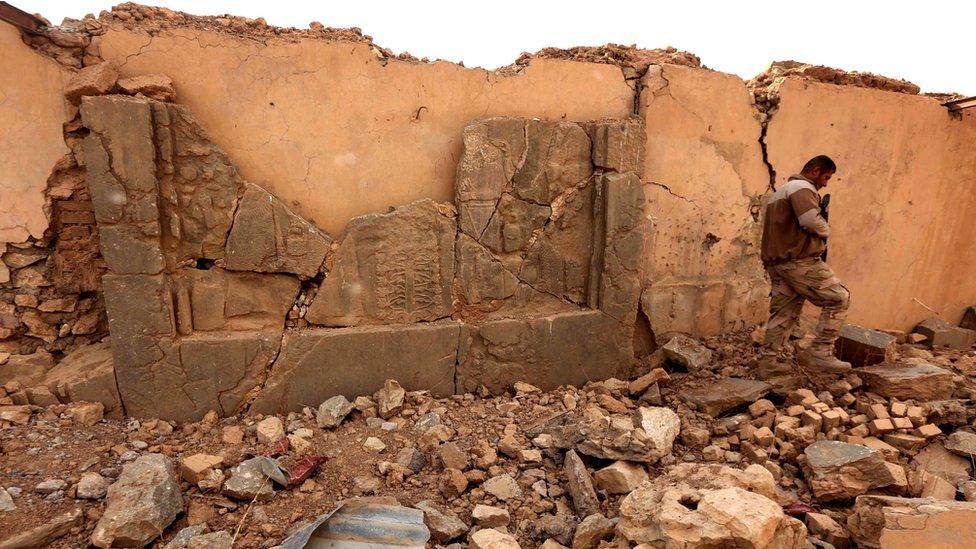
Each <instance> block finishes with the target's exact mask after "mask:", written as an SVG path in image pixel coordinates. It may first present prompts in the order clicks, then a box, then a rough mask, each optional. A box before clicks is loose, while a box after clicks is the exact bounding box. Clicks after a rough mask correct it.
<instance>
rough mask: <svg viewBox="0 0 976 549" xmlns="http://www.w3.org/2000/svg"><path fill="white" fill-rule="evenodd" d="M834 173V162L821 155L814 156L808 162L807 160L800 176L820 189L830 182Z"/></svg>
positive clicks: (835, 167) (835, 166) (835, 169)
mask: <svg viewBox="0 0 976 549" xmlns="http://www.w3.org/2000/svg"><path fill="white" fill-rule="evenodd" d="M836 171H837V164H834V161H833V160H831V159H830V157H829V156H827V155H825V154H821V155H820V156H814V157H813V158H811V159H810V160H807V163H806V164H804V165H803V170H802V171H801V172H800V174H801V175H803V177H806V178H807V179H809V180H810V181H813V184H814V185H816V186H817V188H818V189H822V188H824V187H826V186H827V182H828V181H830V178H831V177H833V175H834V172H836Z"/></svg>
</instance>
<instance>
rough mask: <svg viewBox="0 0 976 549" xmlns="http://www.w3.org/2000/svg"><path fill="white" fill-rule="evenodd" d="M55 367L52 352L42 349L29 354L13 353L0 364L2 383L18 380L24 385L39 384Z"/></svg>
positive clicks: (0, 382)
mask: <svg viewBox="0 0 976 549" xmlns="http://www.w3.org/2000/svg"><path fill="white" fill-rule="evenodd" d="M53 367H54V358H53V357H52V356H51V353H49V352H47V351H44V350H42V349H41V350H38V351H37V352H36V353H32V354H29V355H11V356H10V357H8V358H7V361H6V362H5V363H4V364H2V365H0V384H2V383H8V382H11V381H16V382H17V383H19V384H20V385H21V386H22V387H31V386H34V385H39V384H41V383H42V382H43V380H44V377H45V376H46V375H47V373H48V371H50V370H51V369H52V368H53Z"/></svg>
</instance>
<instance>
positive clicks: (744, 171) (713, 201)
mask: <svg viewBox="0 0 976 549" xmlns="http://www.w3.org/2000/svg"><path fill="white" fill-rule="evenodd" d="M643 84H644V87H643V88H642V92H641V97H640V113H641V116H643V118H644V120H645V124H646V129H647V153H646V161H645V166H644V177H643V180H644V184H645V186H644V188H645V192H646V196H647V207H648V215H649V216H650V220H651V226H652V230H651V231H650V232H649V234H648V242H647V243H646V245H645V262H644V263H645V265H644V293H643V296H642V299H641V306H642V308H643V310H644V312H645V313H646V314H648V317H649V319H650V321H651V327H652V329H653V330H654V331H655V332H658V333H661V332H669V331H683V332H691V333H697V334H715V333H719V332H722V331H725V330H729V329H735V328H741V327H744V326H747V325H750V324H753V323H756V322H760V321H762V320H763V319H764V317H765V315H766V309H767V296H768V292H769V290H768V284H767V283H766V281H765V278H764V273H763V271H762V266H761V264H760V261H759V255H758V254H759V250H758V238H759V234H760V230H761V227H760V225H759V222H758V221H757V220H756V219H754V217H753V215H752V206H753V205H754V204H756V203H758V197H759V196H760V195H762V193H763V192H765V190H766V188H767V187H768V185H769V172H768V170H767V169H766V167H765V165H764V164H763V161H762V148H761V146H760V144H759V136H760V134H761V131H762V130H761V126H760V124H759V122H758V120H757V119H756V118H755V116H754V115H755V111H754V110H753V106H752V99H751V96H750V95H749V92H748V90H747V89H746V86H745V83H744V82H743V81H742V80H741V79H740V78H738V77H737V76H734V75H730V74H725V73H720V72H712V71H704V70H698V69H692V68H688V67H682V66H676V65H663V66H662V67H661V68H660V69H658V68H657V67H651V69H650V70H649V72H648V73H647V75H645V77H644V81H643Z"/></svg>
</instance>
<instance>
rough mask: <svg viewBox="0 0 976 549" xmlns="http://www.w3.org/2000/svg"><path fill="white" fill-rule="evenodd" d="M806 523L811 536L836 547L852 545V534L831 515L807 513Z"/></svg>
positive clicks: (840, 548) (842, 547) (845, 547)
mask: <svg viewBox="0 0 976 549" xmlns="http://www.w3.org/2000/svg"><path fill="white" fill-rule="evenodd" d="M806 525H807V529H808V530H809V531H810V535H811V536H813V537H815V538H817V539H819V540H822V541H825V542H827V543H829V544H831V545H833V546H834V547H835V548H836V549H847V548H848V547H850V543H851V536H850V534H848V533H847V530H846V529H844V527H843V526H841V525H840V524H839V523H838V522H837V521H836V520H834V519H832V518H830V517H829V516H827V515H824V514H822V513H807V516H806Z"/></svg>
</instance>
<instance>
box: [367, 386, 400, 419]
mask: <svg viewBox="0 0 976 549" xmlns="http://www.w3.org/2000/svg"><path fill="white" fill-rule="evenodd" d="M406 396H407V393H406V391H404V390H403V387H401V386H400V383H399V382H398V381H396V380H395V379H388V380H386V381H385V382H383V387H382V388H381V389H380V390H379V391H376V393H375V394H374V395H373V400H375V401H376V408H377V413H378V414H379V415H380V417H381V418H383V419H390V418H391V417H393V416H395V415H397V414H399V413H400V411H401V410H403V401H404V398H406Z"/></svg>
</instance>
